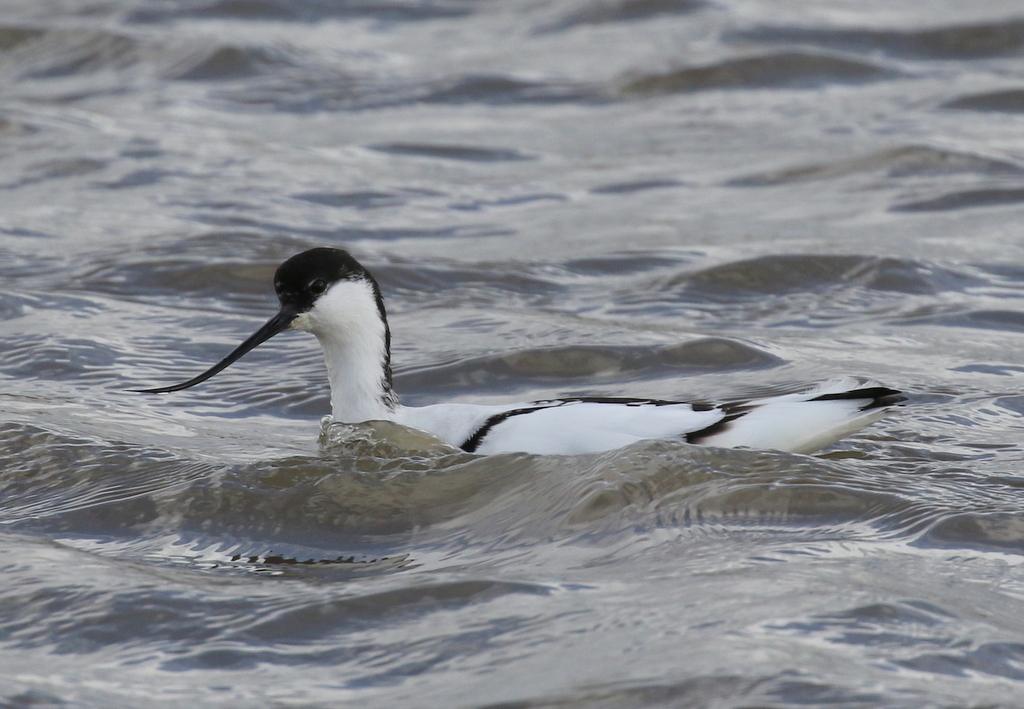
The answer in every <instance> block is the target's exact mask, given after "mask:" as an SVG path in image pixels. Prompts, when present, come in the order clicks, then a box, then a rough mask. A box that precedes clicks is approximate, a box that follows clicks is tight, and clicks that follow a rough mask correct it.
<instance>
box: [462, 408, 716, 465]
mask: <svg viewBox="0 0 1024 709" xmlns="http://www.w3.org/2000/svg"><path fill="white" fill-rule="evenodd" d="M566 404H615V405H618V406H689V407H690V408H691V409H693V410H694V411H710V410H711V409H713V408H715V407H714V406H712V405H711V404H703V403H695V404H688V403H686V402H684V401H665V400H662V399H630V398H625V397H602V396H580V397H571V398H565V399H551V400H549V401H538V402H535V404H534V405H531V406H524V407H522V408H521V409H511V410H509V411H503V412H501V413H500V414H495V415H494V416H491V417H490V418H489V419H487V420H486V421H484V422H483V423H482V424H481V425H480V427H479V428H478V429H476V431H474V432H473V433H472V435H470V437H469V438H467V439H466V440H465V441H463V442H462V443H461V444H460V445H459V448H461V449H462V450H464V451H466V452H467V453H475V452H476V449H477V448H479V447H480V444H481V443H483V440H484V438H486V437H487V434H488V433H490V432H491V429H493V428H494V427H495V426H497V425H498V424H500V423H503V422H505V421H507V420H509V419H510V418H512V417H513V416H522V415H523V414H532V413H533V412H534V411H540V410H541V409H552V408H555V407H557V406H565V405H566Z"/></svg>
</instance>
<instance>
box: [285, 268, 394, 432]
mask: <svg viewBox="0 0 1024 709" xmlns="http://www.w3.org/2000/svg"><path fill="white" fill-rule="evenodd" d="M292 329H293V330H302V331H305V332H310V333H312V334H314V335H316V338H317V339H318V340H319V341H320V346H321V347H322V348H323V350H324V359H325V360H326V362H327V376H328V378H329V379H330V382H331V414H332V416H333V417H334V420H335V421H339V422H343V423H358V422H360V421H376V420H392V419H393V418H394V416H395V411H396V409H397V408H398V398H397V397H396V396H395V393H394V391H393V390H392V389H391V368H390V355H391V353H390V333H389V331H388V326H387V319H386V317H385V315H384V311H383V306H382V305H380V302H379V298H378V296H377V292H376V290H375V287H374V285H373V284H371V283H370V282H369V281H364V280H354V281H338V282H337V283H335V284H333V285H332V286H331V288H330V290H328V291H327V292H326V293H324V294H323V295H322V296H320V297H319V298H318V299H317V301H316V303H315V305H314V307H313V309H312V310H310V311H308V312H306V313H303V314H301V315H300V316H299V317H297V318H296V319H295V321H294V322H293V323H292Z"/></svg>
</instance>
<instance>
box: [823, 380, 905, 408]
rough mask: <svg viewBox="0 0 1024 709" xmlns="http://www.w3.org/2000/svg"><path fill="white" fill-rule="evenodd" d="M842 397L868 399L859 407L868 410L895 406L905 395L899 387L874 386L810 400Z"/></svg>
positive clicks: (831, 399)
mask: <svg viewBox="0 0 1024 709" xmlns="http://www.w3.org/2000/svg"><path fill="white" fill-rule="evenodd" d="M842 399H869V401H868V403H867V404H865V405H864V406H862V407H860V410H861V411H870V410H871V409H884V408H885V407H887V406H896V405H897V404H900V403H902V402H904V401H906V400H907V396H906V395H905V394H904V393H903V392H901V391H900V390H899V389H890V388H889V387H883V386H874V387H861V388H860V389H850V390H849V391H840V392H834V393H832V394H822V395H821V396H816V397H814V398H813V399H810V401H838V400H842Z"/></svg>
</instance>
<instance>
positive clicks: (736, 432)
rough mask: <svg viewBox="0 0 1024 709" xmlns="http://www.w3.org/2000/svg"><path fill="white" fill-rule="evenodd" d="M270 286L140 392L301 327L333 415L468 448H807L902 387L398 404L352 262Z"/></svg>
mask: <svg viewBox="0 0 1024 709" xmlns="http://www.w3.org/2000/svg"><path fill="white" fill-rule="evenodd" d="M274 289H275V290H276V291H277V297H278V300H279V301H280V303H281V308H280V310H279V311H278V312H277V314H276V315H274V317H272V318H271V319H270V320H269V321H267V323H266V324H265V325H263V327H261V328H260V329H259V330H257V331H256V332H255V333H254V334H253V335H252V336H250V337H249V338H248V339H247V340H245V342H243V343H242V344H240V345H239V346H238V347H236V348H235V350H234V351H233V352H231V353H230V354H229V355H228V356H227V357H225V358H224V359H222V360H221V361H220V362H218V363H217V364H215V365H214V366H212V367H210V369H208V370H206V371H205V372H203V373H202V374H200V375H199V376H197V377H194V378H193V379H190V380H188V381H187V382H182V383H181V384H175V385H172V386H165V387H157V388H154V389H140V390H137V391H142V392H146V393H154V394H158V393H165V392H172V391H178V390H181V389H187V388H188V387H191V386H195V385H196V384H199V383H201V382H204V381H206V380H207V379H209V378H210V377H212V376H214V375H215V374H217V373H218V372H220V371H222V370H223V369H224V368H226V367H228V366H229V365H230V364H231V363H233V362H235V361H236V360H238V359H239V358H240V357H241V356H242V355H244V354H245V353H246V352H248V351H249V350H251V349H253V348H254V347H256V346H257V345H259V344H260V343H262V342H265V341H266V340H268V339H270V338H271V337H273V336H274V335H276V334H278V333H279V332H283V331H285V330H299V331H302V332H309V333H311V334H313V335H315V336H316V338H317V340H319V341H320V346H321V347H322V348H323V351H324V358H325V359H326V362H327V374H328V377H329V379H330V384H331V410H332V411H331V414H332V416H333V418H334V421H336V422H341V423H360V422H364V421H389V422H393V423H397V424H401V425H403V426H407V427H409V428H414V429H418V430H420V431H425V432H427V433H429V434H430V435H432V436H435V437H437V438H439V439H441V440H442V441H444V442H445V443H448V444H450V445H452V446H455V447H456V448H461V449H462V450H464V451H467V452H470V453H501V452H515V451H520V452H526V453H541V454H559V453H563V454H573V453H591V452H598V451H605V450H611V449H614V448H620V447H622V446H625V445H628V444H630V443H633V442H635V441H639V440H644V439H651V438H677V439H682V440H685V441H687V442H689V443H697V444H705V445H713V446H723V447H728V448H736V447H749V448H766V449H775V450H783V451H791V452H794V453H813V452H814V451H816V450H820V449H821V448H824V447H825V446H828V445H831V444H832V443H835V442H836V441H838V440H840V439H841V438H844V437H846V436H848V435H850V434H851V433H854V432H856V431H858V430H860V429H862V428H864V427H865V426H867V425H869V424H871V423H873V422H875V421H877V420H878V419H879V418H881V417H882V416H884V415H885V413H886V412H887V411H888V409H889V407H891V406H893V405H894V404H897V403H899V402H900V401H903V400H904V398H905V397H903V396H902V395H901V394H900V392H899V391H897V390H895V389H889V388H887V387H884V386H880V385H878V384H874V383H870V382H861V381H858V380H855V379H837V380H833V381H829V382H826V383H824V384H821V385H818V386H815V387H813V388H809V389H808V390H806V391H804V392H802V393H797V394H786V395H782V396H774V397H766V398H763V399H755V400H751V401H740V402H728V403H723V404H704V403H687V402H681V401H659V400H651V399H621V398H620V399H615V398H565V399H552V400H547V401H532V402H523V403H517V404H497V405H477V404H432V405H430V406H418V407H412V406H403V405H402V404H400V403H399V400H398V396H397V395H396V394H395V392H394V389H393V388H392V383H391V330H390V329H389V328H388V319H387V313H386V311H385V309H384V299H383V297H382V296H381V292H380V287H379V286H378V285H377V281H376V280H374V278H373V276H371V275H370V273H369V272H368V271H367V270H366V269H365V268H363V267H362V266H361V265H360V264H359V262H358V261H356V260H355V259H354V258H352V256H351V255H350V254H349V253H348V252H346V251H343V250H341V249H333V248H317V249H310V250H309V251H304V252H302V253H300V254H297V255H295V256H292V257H291V258H290V259H288V260H287V261H285V262H284V263H283V264H281V266H280V267H279V268H278V269H277V273H276V274H275V275H274Z"/></svg>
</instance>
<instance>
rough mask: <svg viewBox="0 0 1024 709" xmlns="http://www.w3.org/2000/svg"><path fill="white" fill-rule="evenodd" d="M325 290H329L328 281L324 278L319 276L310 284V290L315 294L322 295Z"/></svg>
mask: <svg viewBox="0 0 1024 709" xmlns="http://www.w3.org/2000/svg"><path fill="white" fill-rule="evenodd" d="M325 290H327V282H326V281H325V280H324V279H322V278H317V279H316V280H315V281H313V282H312V283H310V284H309V292H310V293H312V294H313V295H320V294H321V293H323V292H324V291H325Z"/></svg>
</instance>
